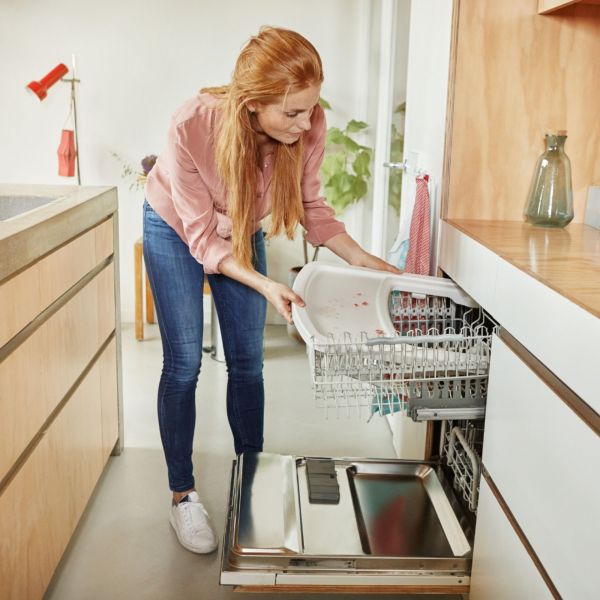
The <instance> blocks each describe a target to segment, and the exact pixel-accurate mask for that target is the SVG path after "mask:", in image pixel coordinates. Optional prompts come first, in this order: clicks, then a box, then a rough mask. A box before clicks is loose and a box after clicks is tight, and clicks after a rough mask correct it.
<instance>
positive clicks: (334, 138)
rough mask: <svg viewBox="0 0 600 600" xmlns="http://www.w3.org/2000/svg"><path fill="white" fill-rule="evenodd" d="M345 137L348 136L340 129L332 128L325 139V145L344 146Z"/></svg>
mask: <svg viewBox="0 0 600 600" xmlns="http://www.w3.org/2000/svg"><path fill="white" fill-rule="evenodd" d="M345 137H346V136H345V135H344V133H343V131H342V130H341V129H340V128H339V127H330V128H329V129H328V130H327V137H326V139H325V143H326V144H338V145H342V144H343V143H344V142H343V140H344V138H345Z"/></svg>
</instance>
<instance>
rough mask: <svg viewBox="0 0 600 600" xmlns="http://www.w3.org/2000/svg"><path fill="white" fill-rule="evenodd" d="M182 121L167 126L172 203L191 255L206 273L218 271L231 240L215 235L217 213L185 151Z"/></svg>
mask: <svg viewBox="0 0 600 600" xmlns="http://www.w3.org/2000/svg"><path fill="white" fill-rule="evenodd" d="M184 125H185V124H180V125H176V124H175V123H173V124H172V125H171V127H170V128H169V136H168V151H167V152H166V157H167V168H168V170H169V179H170V182H171V194H172V198H173V205H174V207H175V210H176V212H177V214H178V216H179V218H180V219H181V222H182V224H183V231H184V234H185V236H186V239H187V242H188V246H189V248H190V252H191V254H192V255H193V256H194V258H195V259H196V260H197V261H198V262H200V263H202V265H203V266H204V271H205V273H207V274H214V273H218V272H219V263H220V262H221V261H222V260H223V259H224V258H225V257H227V256H230V255H231V252H232V250H231V241H230V240H228V239H224V238H222V237H220V236H219V235H218V234H217V225H218V216H217V215H218V213H217V211H216V210H215V206H214V202H213V199H212V197H211V195H210V192H209V190H208V187H207V185H206V183H205V181H204V179H203V178H202V174H201V172H200V168H199V165H198V164H196V163H195V162H194V160H193V158H192V156H191V154H190V152H189V150H188V148H189V142H190V141H189V140H188V139H187V136H188V132H187V130H186V128H185V126H184Z"/></svg>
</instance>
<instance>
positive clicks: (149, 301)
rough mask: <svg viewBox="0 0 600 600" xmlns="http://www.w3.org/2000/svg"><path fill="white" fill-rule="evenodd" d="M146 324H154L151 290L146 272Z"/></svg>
mask: <svg viewBox="0 0 600 600" xmlns="http://www.w3.org/2000/svg"><path fill="white" fill-rule="evenodd" d="M146 323H154V298H153V297H152V288H151V287H150V280H149V279H148V272H147V271H146Z"/></svg>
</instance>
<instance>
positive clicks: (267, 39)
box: [201, 27, 323, 268]
mask: <svg viewBox="0 0 600 600" xmlns="http://www.w3.org/2000/svg"><path fill="white" fill-rule="evenodd" d="M322 82H323V66H322V64H321V57H320V56H319V53H318V52H317V51H316V49H315V47H314V46H313V45H312V44H311V43H310V42H309V41H308V40H307V39H306V38H304V37H303V36H301V35H300V34H299V33H296V32H294V31H290V30H288V29H280V28H276V27H262V28H261V29H260V31H259V33H258V35H256V36H254V37H252V38H250V40H249V42H248V43H247V44H246V45H245V46H244V48H243V49H242V51H241V52H240V55H239V57H238V59H237V61H236V64H235V69H234V71H233V75H232V79H231V83H230V84H229V85H227V86H221V87H212V88H204V89H202V90H201V91H202V92H208V93H211V94H213V95H215V96H217V97H220V98H222V99H223V115H222V119H221V122H220V126H219V130H218V134H217V143H216V148H215V156H216V164H217V170H218V172H219V175H220V177H221V179H222V181H223V184H224V185H225V188H226V190H227V194H228V197H229V202H228V214H229V216H230V218H231V221H232V247H233V256H234V258H235V259H236V260H238V261H239V262H240V263H241V264H242V265H243V266H245V267H247V268H250V267H251V265H252V248H251V237H252V233H253V227H254V223H255V213H254V210H255V203H256V189H257V164H258V143H257V133H256V131H255V130H254V129H253V127H252V124H251V121H250V111H249V109H248V103H258V104H263V105H266V104H274V103H276V102H278V101H281V99H282V98H283V97H285V95H287V94H289V93H290V92H292V93H293V92H297V91H299V90H303V89H306V88H307V87H310V86H311V85H320V84H321V83H322ZM274 153H275V156H274V164H273V178H272V180H271V198H272V201H271V226H270V228H269V232H268V235H269V236H273V235H277V234H278V233H280V232H281V231H282V230H284V231H285V233H286V235H287V237H288V238H289V239H292V238H293V237H294V232H295V229H296V226H297V225H298V223H299V222H300V220H301V219H302V216H303V208H302V192H301V188H300V183H301V179H302V156H303V145H302V137H301V138H300V139H299V140H298V142H296V143H294V144H283V143H280V142H275V150H274Z"/></svg>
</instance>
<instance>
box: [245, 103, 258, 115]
mask: <svg viewBox="0 0 600 600" xmlns="http://www.w3.org/2000/svg"><path fill="white" fill-rule="evenodd" d="M246 107H247V108H248V111H249V112H251V113H255V112H256V104H254V102H248V104H246Z"/></svg>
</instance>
